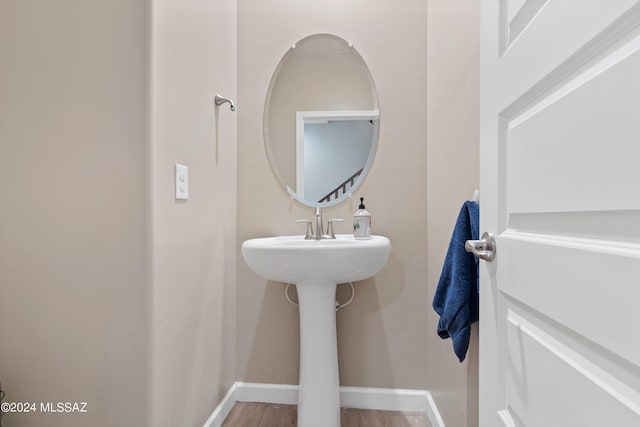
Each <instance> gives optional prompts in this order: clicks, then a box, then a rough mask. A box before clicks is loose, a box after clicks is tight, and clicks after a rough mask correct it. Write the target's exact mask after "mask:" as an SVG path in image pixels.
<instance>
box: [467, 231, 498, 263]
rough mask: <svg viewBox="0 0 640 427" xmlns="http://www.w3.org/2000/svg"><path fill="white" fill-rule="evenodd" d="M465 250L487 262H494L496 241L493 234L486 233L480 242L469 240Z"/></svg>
mask: <svg viewBox="0 0 640 427" xmlns="http://www.w3.org/2000/svg"><path fill="white" fill-rule="evenodd" d="M464 249H465V250H466V251H467V252H471V253H472V254H474V255H475V256H477V257H478V258H480V259H483V260H485V261H489V262H491V261H493V259H494V258H495V257H496V239H495V238H494V237H493V234H491V233H488V232H485V233H484V234H483V235H482V238H481V239H480V240H467V241H466V242H464Z"/></svg>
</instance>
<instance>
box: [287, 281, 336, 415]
mask: <svg viewBox="0 0 640 427" xmlns="http://www.w3.org/2000/svg"><path fill="white" fill-rule="evenodd" d="M296 289H297V291H298V303H299V311H300V391H299V394H298V426H300V427H340V385H339V379H338V343H337V337H336V284H335V283H332V282H330V281H327V280H321V279H306V280H304V281H302V282H301V283H299V284H298V285H297V286H296Z"/></svg>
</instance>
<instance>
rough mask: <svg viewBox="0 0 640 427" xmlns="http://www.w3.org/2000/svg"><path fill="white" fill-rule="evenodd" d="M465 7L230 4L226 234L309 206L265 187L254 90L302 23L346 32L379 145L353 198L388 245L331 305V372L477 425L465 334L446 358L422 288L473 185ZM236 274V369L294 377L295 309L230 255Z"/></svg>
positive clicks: (473, 78) (281, 0)
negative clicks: (420, 394) (404, 394)
mask: <svg viewBox="0 0 640 427" xmlns="http://www.w3.org/2000/svg"><path fill="white" fill-rule="evenodd" d="M265 3H266V2H265ZM478 15H479V11H478V5H477V4H475V2H472V1H471V0H456V1H446V0H430V1H429V2H424V1H411V0H405V1H401V2H385V1H381V0H379V1H373V2H372V1H364V0H363V1H351V2H343V1H337V0H336V1H329V2H323V3H322V4H318V5H315V4H310V3H308V2H299V1H293V0H278V1H270V2H268V5H266V4H263V3H262V2H255V1H249V0H241V1H239V5H238V22H239V23H238V75H239V77H238V88H239V92H238V96H239V99H240V102H241V103H242V105H243V108H242V110H241V111H240V112H239V115H238V125H239V128H238V242H241V241H242V240H244V239H247V238H251V237H258V236H268V235H274V234H298V233H301V232H302V230H301V229H300V228H299V224H295V223H294V222H293V220H294V219H297V218H310V217H311V214H312V211H311V209H309V208H305V207H303V206H301V205H299V204H298V203H296V202H294V201H292V200H290V199H289V198H288V197H287V196H286V195H285V194H284V192H283V191H282V189H280V188H279V187H278V185H277V183H276V180H275V178H274V177H273V174H272V172H271V170H270V168H269V164H268V162H267V159H266V156H265V154H264V148H263V143H262V114H263V108H264V97H265V95H266V90H267V86H268V84H269V80H270V78H271V73H272V71H273V70H274V68H275V67H276V65H277V64H278V62H279V60H280V57H281V55H282V54H284V52H285V51H286V49H287V48H288V47H289V45H290V44H291V43H292V42H295V41H297V40H299V39H301V38H303V37H305V36H307V35H309V34H313V33H322V32H328V33H333V34H336V35H338V36H340V37H343V38H345V39H347V40H353V42H354V44H355V47H356V49H357V50H358V51H359V52H360V54H361V55H362V56H363V58H364V59H365V61H366V62H367V64H368V66H369V69H370V70H371V73H372V76H373V79H374V82H375V85H376V88H377V90H378V97H379V104H380V111H381V121H380V123H381V124H380V142H379V146H378V153H377V156H376V159H375V162H374V164H373V167H372V169H371V172H370V174H369V176H367V178H366V179H365V181H364V183H363V185H362V187H361V188H360V189H359V190H358V191H357V195H358V196H360V195H362V196H365V197H366V199H367V209H368V210H370V211H371V212H372V214H373V221H374V227H375V233H378V234H383V235H386V236H388V237H390V238H391V241H392V245H393V250H392V254H391V258H390V260H389V263H388V265H387V267H386V268H385V269H384V270H383V271H382V272H381V273H379V274H378V275H377V276H376V277H375V278H374V279H372V280H367V281H365V282H364V283H359V284H357V286H356V289H357V294H356V299H355V301H354V303H353V304H352V305H351V306H350V307H348V308H347V309H345V310H343V311H341V312H339V313H338V341H339V342H338V346H339V363H340V382H341V384H342V385H349V386H371V387H393V388H414V389H428V390H430V391H431V392H432V393H433V395H434V397H435V399H436V401H437V403H438V406H439V408H440V409H441V411H442V415H443V418H444V420H445V423H446V425H447V426H453V427H457V426H467V425H468V426H473V425H476V424H477V421H476V420H477V404H476V402H477V334H476V336H474V340H475V341H474V342H472V344H471V348H470V352H469V356H468V361H467V362H465V363H464V364H459V363H458V361H457V359H456V358H455V356H454V354H453V351H452V349H451V342H450V341H449V340H447V341H443V340H441V339H440V338H438V337H437V335H436V334H435V326H436V323H437V317H436V315H435V313H434V312H433V310H432V308H431V299H432V298H433V293H434V291H435V287H436V284H437V280H438V278H439V275H440V270H441V268H442V262H443V260H444V254H445V252H446V248H447V246H448V242H449V238H450V236H451V231H452V228H453V224H454V222H455V218H456V216H457V213H458V210H459V208H460V206H461V204H462V202H463V201H464V200H465V199H467V198H470V197H471V195H472V194H473V190H474V189H475V188H477V187H478V166H477V162H478V145H477V144H478V134H477V133H478V123H477V121H478V117H477V115H478V61H479V56H478V25H479V22H478V19H479V18H478ZM338 17H339V19H338ZM427 28H429V30H428V33H427ZM425 119H426V120H425ZM355 209H356V203H355V201H354V200H350V201H348V202H346V203H344V204H342V205H340V206H338V207H334V208H331V209H327V210H326V212H325V217H342V218H346V219H347V220H348V221H349V220H350V218H351V215H352V214H353V212H354V211H355ZM427 219H428V221H427ZM347 224H349V222H347ZM340 231H342V232H348V231H349V225H343V228H342V229H340ZM237 279H238V284H237V286H238V287H237V292H238V306H237V310H238V325H237V327H238V379H239V380H243V381H256V382H265V383H297V381H298V345H299V342H298V314H297V308H296V307H294V306H291V305H290V304H289V303H288V302H287V301H286V300H285V299H284V297H283V294H282V292H283V285H281V284H276V283H267V282H266V281H265V280H262V279H260V278H259V277H257V276H256V275H255V274H254V273H252V272H251V271H250V270H249V269H248V268H247V267H246V265H245V264H244V262H243V261H242V258H241V257H240V256H239V257H238V277H237ZM338 294H339V296H341V297H342V298H344V297H346V296H347V295H346V294H347V292H346V290H345V289H340V288H339V291H338Z"/></svg>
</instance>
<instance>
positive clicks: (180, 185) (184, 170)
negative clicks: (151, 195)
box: [176, 163, 189, 200]
mask: <svg viewBox="0 0 640 427" xmlns="http://www.w3.org/2000/svg"><path fill="white" fill-rule="evenodd" d="M188 198H189V168H188V167H186V166H184V165H179V164H177V163H176V199H177V200H187V199H188Z"/></svg>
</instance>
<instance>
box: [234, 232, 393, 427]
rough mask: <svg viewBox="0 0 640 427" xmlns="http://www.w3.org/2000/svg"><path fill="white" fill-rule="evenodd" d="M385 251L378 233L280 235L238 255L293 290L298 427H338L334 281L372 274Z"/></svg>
mask: <svg viewBox="0 0 640 427" xmlns="http://www.w3.org/2000/svg"><path fill="white" fill-rule="evenodd" d="M390 252H391V242H390V241H389V239H387V238H386V237H383V236H371V239H366V240H358V239H355V238H354V237H353V235H348V234H340V235H337V236H336V238H335V239H323V240H307V239H305V236H279V237H264V238H258V239H249V240H246V241H244V242H243V243H242V256H243V257H244V259H245V261H246V262H247V264H248V265H249V267H251V269H252V270H253V271H255V272H256V273H258V274H259V275H260V276H261V277H264V278H265V279H267V280H272V281H274V282H282V283H293V284H295V285H296V288H297V289H298V303H299V306H298V309H299V311H300V391H299V394H298V427H340V388H339V382H338V381H339V380H338V343H337V337H336V284H337V283H348V282H357V281H360V280H365V279H368V278H369V277H373V276H375V275H376V274H377V273H378V272H379V271H380V269H382V267H384V265H385V264H386V263H387V259H389V253H390Z"/></svg>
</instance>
